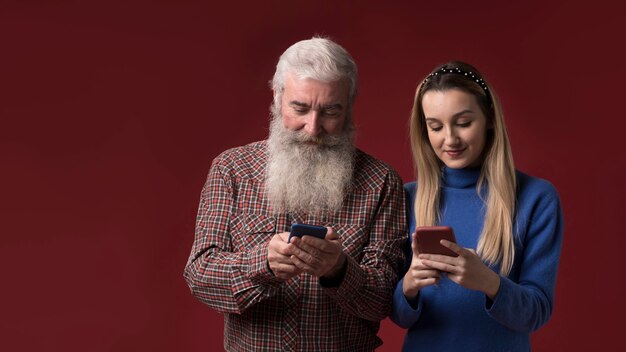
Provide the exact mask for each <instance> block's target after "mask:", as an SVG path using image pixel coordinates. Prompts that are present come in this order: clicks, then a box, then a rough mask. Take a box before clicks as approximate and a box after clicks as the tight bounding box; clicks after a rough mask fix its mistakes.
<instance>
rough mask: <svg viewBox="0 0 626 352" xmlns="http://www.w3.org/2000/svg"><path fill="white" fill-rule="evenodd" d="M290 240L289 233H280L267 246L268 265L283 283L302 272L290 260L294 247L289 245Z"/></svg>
mask: <svg viewBox="0 0 626 352" xmlns="http://www.w3.org/2000/svg"><path fill="white" fill-rule="evenodd" d="M288 240H289V232H283V233H279V234H276V235H274V236H273V237H272V239H271V240H270V243H269V245H268V246H267V264H268V265H269V267H270V270H271V271H272V273H273V274H274V276H276V277H277V278H279V279H281V280H283V281H287V280H289V279H290V278H292V277H294V276H296V275H299V274H300V273H301V272H302V270H301V269H299V268H298V267H296V266H295V265H294V263H293V262H292V261H291V259H290V257H291V247H293V246H290V245H289V243H288V242H287V241H288Z"/></svg>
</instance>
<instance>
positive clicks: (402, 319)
mask: <svg viewBox="0 0 626 352" xmlns="http://www.w3.org/2000/svg"><path fill="white" fill-rule="evenodd" d="M403 282H404V278H402V279H401V280H400V281H399V282H398V284H397V285H396V289H395V291H394V293H393V302H392V306H391V315H390V316H389V318H391V321H393V322H394V323H396V324H397V325H398V326H399V327H401V328H404V329H408V328H410V327H411V326H413V324H415V323H416V322H417V321H418V320H419V318H420V314H421V313H422V295H420V294H418V295H417V301H416V302H413V305H412V304H411V303H410V302H409V301H408V300H407V299H406V297H405V296H404V292H402V283H403Z"/></svg>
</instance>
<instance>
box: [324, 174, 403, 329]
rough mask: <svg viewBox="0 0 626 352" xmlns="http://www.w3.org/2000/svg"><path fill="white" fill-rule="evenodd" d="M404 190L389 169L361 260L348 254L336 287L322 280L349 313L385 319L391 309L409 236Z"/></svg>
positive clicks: (326, 289)
mask: <svg viewBox="0 0 626 352" xmlns="http://www.w3.org/2000/svg"><path fill="white" fill-rule="evenodd" d="M404 206H405V202H404V191H403V188H402V182H401V180H400V177H399V176H397V174H395V172H390V173H388V175H387V178H386V180H385V185H384V187H383V191H382V193H381V195H380V202H379V203H378V208H377V210H376V215H375V217H374V219H373V222H372V225H371V227H370V229H369V230H370V231H369V245H368V246H367V247H366V248H365V249H364V250H363V257H362V259H361V260H360V262H359V261H357V260H355V259H354V258H352V257H350V256H347V267H346V272H345V276H344V278H343V281H342V282H341V284H340V285H339V286H338V287H333V286H332V285H328V284H327V283H325V282H324V280H323V279H321V280H320V284H321V285H322V287H323V288H324V292H325V293H326V294H327V295H329V296H330V297H332V298H333V299H334V300H335V301H336V302H337V303H338V305H339V306H340V307H342V308H343V309H344V310H346V311H348V312H349V313H350V314H352V315H354V316H356V317H359V318H362V319H366V320H370V321H379V320H382V319H384V318H385V317H386V316H387V315H388V314H389V312H390V310H391V301H392V296H393V291H394V288H395V283H396V280H397V273H398V271H399V270H400V266H401V265H402V263H403V253H402V243H403V241H404V239H405V236H406V229H405V227H406V219H405V209H404Z"/></svg>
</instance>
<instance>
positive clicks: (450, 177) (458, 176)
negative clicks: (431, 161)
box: [441, 166, 480, 188]
mask: <svg viewBox="0 0 626 352" xmlns="http://www.w3.org/2000/svg"><path fill="white" fill-rule="evenodd" d="M478 178H480V167H473V168H464V169H451V168H449V167H447V166H444V168H443V172H442V175H441V180H442V183H443V186H444V187H451V188H475V187H476V183H478Z"/></svg>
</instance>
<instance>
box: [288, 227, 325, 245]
mask: <svg viewBox="0 0 626 352" xmlns="http://www.w3.org/2000/svg"><path fill="white" fill-rule="evenodd" d="M326 231H327V229H326V228H325V227H323V226H316V225H307V224H293V225H291V233H289V242H291V238H292V237H300V238H302V236H313V237H317V238H321V239H324V238H325V237H326Z"/></svg>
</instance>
